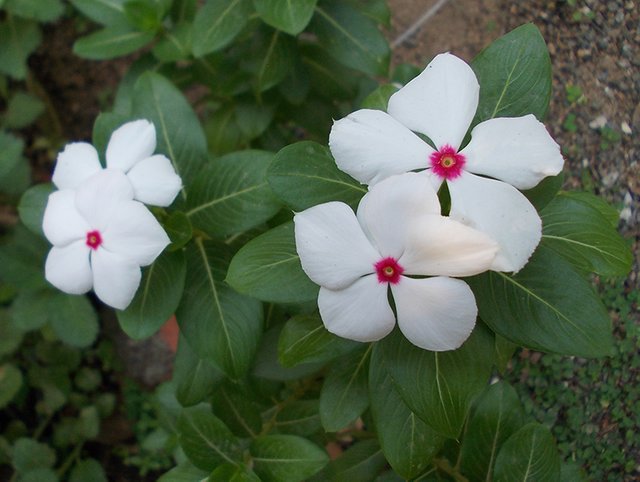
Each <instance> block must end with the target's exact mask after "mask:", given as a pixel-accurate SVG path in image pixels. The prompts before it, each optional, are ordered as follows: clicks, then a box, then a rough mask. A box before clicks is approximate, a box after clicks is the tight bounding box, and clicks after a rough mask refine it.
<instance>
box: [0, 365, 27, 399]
mask: <svg viewBox="0 0 640 482" xmlns="http://www.w3.org/2000/svg"><path fill="white" fill-rule="evenodd" d="M22 380H23V377H22V372H21V371H20V370H19V369H18V368H17V367H16V366H15V365H13V364H11V363H5V364H4V365H0V408H4V407H6V406H7V405H8V404H9V403H11V401H12V400H13V397H15V396H16V394H17V393H18V392H19V391H20V388H22Z"/></svg>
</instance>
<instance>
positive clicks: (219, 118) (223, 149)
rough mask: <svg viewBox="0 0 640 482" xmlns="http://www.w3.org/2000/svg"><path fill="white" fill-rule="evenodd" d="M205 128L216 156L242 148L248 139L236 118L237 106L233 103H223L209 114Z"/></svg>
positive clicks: (210, 147) (211, 148)
mask: <svg viewBox="0 0 640 482" xmlns="http://www.w3.org/2000/svg"><path fill="white" fill-rule="evenodd" d="M204 130H205V133H206V136H207V141H208V143H209V150H210V151H211V153H212V154H214V155H216V156H221V155H223V154H227V153H230V152H233V151H238V150H240V149H241V146H242V144H243V142H245V140H246V139H245V138H244V135H243V132H242V129H241V128H240V126H239V125H238V120H237V119H236V106H235V105H234V104H231V103H227V104H223V105H222V106H221V107H220V108H219V109H217V110H216V111H215V112H214V113H213V114H212V115H211V116H209V117H208V118H207V120H206V121H205V124H204Z"/></svg>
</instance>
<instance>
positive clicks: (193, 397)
mask: <svg viewBox="0 0 640 482" xmlns="http://www.w3.org/2000/svg"><path fill="white" fill-rule="evenodd" d="M222 378H223V374H222V372H221V371H220V369H219V368H218V367H217V366H215V365H214V364H213V363H211V361H209V360H205V359H203V358H200V357H198V355H197V354H196V353H195V352H194V351H193V350H192V349H191V347H190V346H189V344H188V343H187V341H186V339H185V338H184V337H183V336H181V337H180V338H179V340H178V352H177V353H176V358H175V361H174V366H173V379H174V380H176V381H177V386H176V398H177V399H178V401H179V402H180V404H181V405H182V406H183V407H191V406H193V405H196V404H198V403H200V402H202V401H203V400H204V399H205V398H207V397H208V396H209V395H210V394H211V393H212V392H213V390H214V389H215V387H216V385H218V384H219V383H220V382H221V381H222Z"/></svg>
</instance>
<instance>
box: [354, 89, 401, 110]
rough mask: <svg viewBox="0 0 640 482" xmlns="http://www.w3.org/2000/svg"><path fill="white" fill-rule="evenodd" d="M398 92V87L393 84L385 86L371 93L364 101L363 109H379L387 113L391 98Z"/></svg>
mask: <svg viewBox="0 0 640 482" xmlns="http://www.w3.org/2000/svg"><path fill="white" fill-rule="evenodd" d="M397 91H398V87H397V86H395V85H393V84H384V85H381V86H380V87H378V88H377V89H376V90H374V91H373V92H371V93H370V94H369V95H368V96H367V97H365V99H364V100H363V101H362V104H361V106H360V107H361V108H363V109H377V110H381V111H384V112H386V111H387V105H388V104H389V98H390V97H391V96H392V95H393V94H395V93H396V92H397Z"/></svg>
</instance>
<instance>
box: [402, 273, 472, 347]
mask: <svg viewBox="0 0 640 482" xmlns="http://www.w3.org/2000/svg"><path fill="white" fill-rule="evenodd" d="M391 292H392V293H393V299H394V300H395V302H396V310H397V312H398V326H399V327H400V331H402V333H403V334H404V336H406V337H407V339H408V340H409V341H410V342H411V343H413V344H414V345H416V346H419V347H420V348H424V349H425V350H431V351H446V350H455V349H456V348H458V347H459V346H460V345H462V343H464V341H465V340H466V339H467V338H468V337H469V335H470V334H471V332H472V331H473V327H474V326H475V324H476V316H477V314H478V309H477V308H476V300H475V298H474V296H473V292H472V291H471V288H469V286H468V285H467V284H466V283H465V282H464V281H461V280H458V279H453V278H445V277H438V278H425V279H411V278H404V277H403V278H402V279H401V280H400V282H399V283H398V284H396V285H392V286H391Z"/></svg>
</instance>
